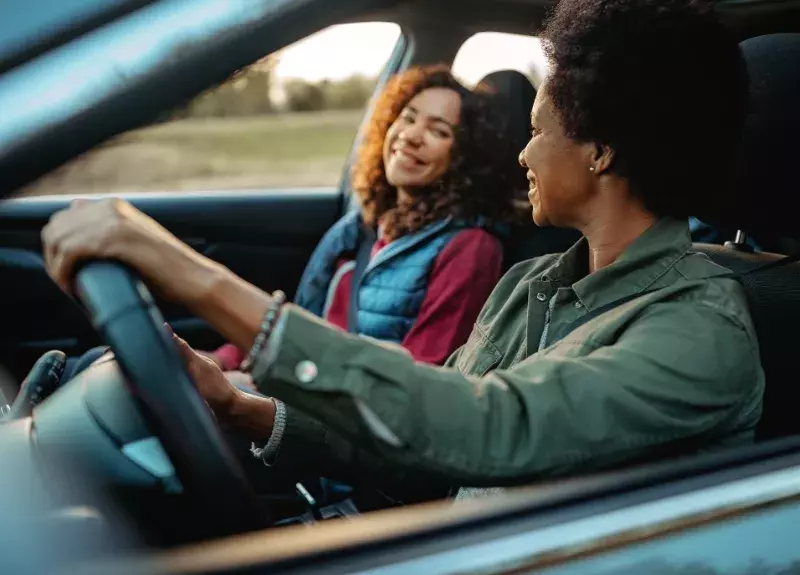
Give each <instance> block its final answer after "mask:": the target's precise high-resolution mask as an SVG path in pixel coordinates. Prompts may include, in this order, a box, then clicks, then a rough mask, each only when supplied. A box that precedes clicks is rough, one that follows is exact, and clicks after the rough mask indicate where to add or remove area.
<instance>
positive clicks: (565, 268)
mask: <svg viewBox="0 0 800 575" xmlns="http://www.w3.org/2000/svg"><path fill="white" fill-rule="evenodd" d="M691 246H692V240H691V236H690V235H689V225H688V223H687V222H686V221H685V220H675V219H671V218H662V219H660V220H658V221H657V222H656V223H654V224H653V225H652V226H650V228H648V229H647V230H646V231H645V232H644V233H643V234H642V235H640V236H639V237H638V238H636V240H635V241H634V242H633V243H632V244H631V245H630V246H629V247H628V248H627V249H626V250H625V251H624V252H623V253H622V254H621V255H620V257H619V258H617V260H616V261H615V262H614V263H612V264H611V265H609V266H606V267H604V268H603V269H601V270H598V271H596V272H595V273H593V274H589V273H588V270H589V246H588V243H587V241H586V238H581V239H580V240H579V241H578V242H577V243H576V244H575V245H574V246H572V247H571V248H570V249H569V250H567V251H566V252H564V254H562V255H561V257H559V258H558V260H557V261H556V263H555V264H554V265H553V266H551V267H550V268H549V269H548V270H547V271H545V273H544V277H545V278H547V279H549V280H551V281H555V282H557V283H558V284H559V285H562V286H567V285H571V286H572V289H573V290H574V291H575V294H576V295H577V296H578V298H579V299H580V301H581V303H583V305H584V306H585V308H586V309H587V310H588V311H592V310H593V309H596V308H598V307H601V306H603V305H605V304H607V303H610V302H612V301H614V300H617V299H620V298H624V297H627V296H630V295H633V294H636V293H640V292H644V291H646V290H648V289H653V288H657V287H659V285H658V284H659V280H661V279H662V278H663V277H664V275H665V274H666V273H667V272H668V271H669V270H670V269H672V268H673V267H674V266H675V264H676V263H677V262H678V261H679V260H680V259H681V258H683V257H684V256H685V255H686V253H687V252H688V251H689V249H690V248H691Z"/></svg>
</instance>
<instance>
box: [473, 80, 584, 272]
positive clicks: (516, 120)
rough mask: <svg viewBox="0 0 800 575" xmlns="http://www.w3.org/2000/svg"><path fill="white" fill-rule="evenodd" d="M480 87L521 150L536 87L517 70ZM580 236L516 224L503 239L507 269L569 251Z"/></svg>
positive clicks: (524, 141)
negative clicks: (492, 97) (488, 94)
mask: <svg viewBox="0 0 800 575" xmlns="http://www.w3.org/2000/svg"><path fill="white" fill-rule="evenodd" d="M478 87H480V88H485V89H488V90H490V91H491V92H493V93H494V95H495V101H496V104H497V107H498V109H500V110H501V112H502V114H503V115H504V116H505V117H506V118H507V121H508V126H507V130H508V138H509V139H510V141H511V144H512V145H513V147H512V149H514V150H517V151H519V152H521V151H522V149H523V148H524V147H525V146H526V145H527V144H528V140H529V139H530V124H531V108H532V107H533V100H534V99H535V98H536V88H534V87H533V84H531V82H530V80H528V78H527V77H526V76H525V75H524V74H522V73H521V72H517V71H516V70H499V71H497V72H492V73H491V74H488V75H487V76H485V77H484V78H483V80H481V81H480V82H479V83H478ZM521 170H522V168H520V171H521ZM579 238H580V234H579V233H578V232H577V231H575V230H565V229H559V228H553V227H548V228H540V227H538V226H537V225H536V224H534V223H533V220H531V222H530V224H526V225H523V226H515V227H514V228H512V230H511V233H510V234H509V237H508V238H506V239H505V240H504V242H503V244H504V245H503V248H504V250H503V251H504V254H505V257H504V267H505V269H508V268H510V267H511V266H513V265H514V264H516V263H519V262H521V261H524V260H528V259H531V258H535V257H539V256H543V255H546V254H552V253H560V252H563V251H566V250H567V249H569V247H570V246H572V244H574V243H575V242H576V241H578V239H579Z"/></svg>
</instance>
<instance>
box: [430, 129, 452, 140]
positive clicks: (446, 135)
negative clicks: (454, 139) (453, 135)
mask: <svg viewBox="0 0 800 575" xmlns="http://www.w3.org/2000/svg"><path fill="white" fill-rule="evenodd" d="M433 133H434V134H436V136H437V137H439V138H449V137H450V132H448V131H447V130H444V129H442V128H434V129H433Z"/></svg>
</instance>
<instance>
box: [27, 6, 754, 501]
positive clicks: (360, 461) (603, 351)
mask: <svg viewBox="0 0 800 575" xmlns="http://www.w3.org/2000/svg"><path fill="white" fill-rule="evenodd" d="M542 38H543V42H544V45H545V46H546V54H547V56H548V58H549V60H550V63H551V72H550V75H549V76H548V78H547V79H546V80H545V83H544V85H543V87H542V88H541V89H540V90H539V92H538V94H537V96H536V101H535V103H534V105H533V109H532V111H531V139H530V142H529V143H528V144H527V146H526V147H525V149H524V150H523V151H522V152H521V153H520V156H519V162H520V164H521V166H522V167H523V169H524V170H525V172H526V174H527V178H528V180H529V183H530V191H529V200H530V204H531V208H532V216H533V219H534V221H535V222H536V223H537V224H538V225H540V226H561V227H571V228H577V229H578V230H580V231H581V232H582V233H583V236H584V237H583V238H582V239H581V240H580V241H579V242H578V243H577V244H575V245H574V246H573V247H572V248H570V249H569V250H567V251H566V252H565V253H563V254H556V255H549V256H544V257H540V258H536V259H533V260H530V261H527V262H523V263H520V264H518V265H516V266H515V267H514V268H512V269H511V271H509V272H508V273H507V274H506V275H505V276H504V278H503V279H502V280H501V281H500V283H499V284H498V286H497V287H496V288H495V290H494V291H493V293H492V295H491V296H490V298H489V300H488V301H487V303H486V305H485V306H484V307H483V309H482V311H481V312H480V314H479V316H478V319H477V321H476V324H475V326H474V329H473V331H472V333H471V334H470V337H469V340H468V342H467V343H466V345H465V346H463V347H462V348H461V349H460V350H459V351H457V352H456V353H455V354H454V355H453V356H452V357H451V358H450V359H449V360H448V362H447V363H446V367H445V368H440V367H436V366H430V365H424V364H422V363H419V362H415V361H414V360H413V358H411V357H409V356H408V354H406V353H404V352H403V351H402V350H399V349H398V348H397V347H396V346H387V345H385V344H379V343H376V342H374V341H371V340H369V339H367V338H361V337H354V336H348V335H344V334H342V333H341V332H340V331H338V330H335V329H332V328H331V327H330V326H328V325H326V324H325V323H324V322H320V321H319V320H318V319H317V318H314V317H313V316H311V315H310V314H308V313H307V312H305V311H304V310H302V309H299V308H298V307H297V306H293V305H291V304H284V303H283V302H282V299H281V298H280V297H279V296H278V297H274V296H270V295H268V294H264V293H262V292H260V291H259V290H257V289H255V288H253V287H252V286H250V285H248V284H247V283H246V282H244V281H242V280H241V279H239V278H236V277H235V276H234V275H233V274H231V273H230V272H229V271H227V270H224V269H220V267H219V266H218V265H216V264H214V263H213V262H211V261H209V260H207V259H205V258H203V257H202V256H201V255H199V254H196V253H194V252H192V251H191V250H190V249H189V248H187V247H186V246H184V245H183V244H181V243H180V241H179V240H177V239H176V238H174V236H172V235H171V234H169V233H168V232H167V231H166V230H163V229H162V228H158V227H157V224H155V223H154V222H152V221H151V220H150V219H149V218H147V216H145V215H143V214H141V213H140V212H138V211H136V210H135V209H134V208H133V207H132V206H130V205H129V204H125V203H122V202H106V203H98V204H92V205H88V206H77V207H73V208H70V209H69V210H67V211H65V212H63V213H61V214H59V215H57V216H55V218H54V219H53V221H52V222H51V223H50V224H49V225H48V227H47V228H46V229H45V230H44V232H43V238H44V244H45V246H46V261H47V265H48V269H49V270H50V273H51V274H52V276H53V277H54V278H55V279H56V281H57V282H58V283H60V285H62V286H63V287H64V288H65V289H68V288H69V286H70V283H71V280H72V277H73V270H74V268H75V264H76V262H77V261H79V260H80V259H81V258H85V257H91V256H94V257H97V256H105V257H109V256H111V257H114V258H116V259H120V260H123V261H125V262H127V263H129V264H130V265H132V266H133V267H135V268H137V269H138V270H139V271H140V272H141V273H142V275H143V276H144V277H145V278H147V280H148V281H149V282H150V283H151V284H153V285H154V286H156V287H158V288H159V290H160V291H162V292H163V293H166V294H167V295H169V296H170V297H172V298H173V299H176V300H178V301H181V302H184V303H186V304H187V305H189V307H190V308H191V309H193V310H195V311H196V313H197V314H198V315H200V316H202V317H204V318H206V319H207V320H208V321H209V322H210V323H211V324H212V325H214V326H215V327H217V329H219V330H220V331H221V332H222V333H225V334H226V335H227V336H228V337H230V338H231V341H234V342H236V343H237V344H238V345H239V346H241V347H242V348H246V347H248V346H250V347H251V351H250V355H249V357H251V358H253V360H254V362H255V367H254V369H253V374H254V378H255V380H256V382H257V383H258V386H259V389H260V390H261V392H262V393H264V394H266V395H269V396H272V397H273V399H266V398H258V397H257V398H252V397H245V396H244V395H243V394H241V393H239V392H238V391H237V390H235V389H232V388H231V386H230V385H229V384H228V383H227V381H226V380H225V378H224V376H223V375H222V373H221V372H220V371H219V370H218V369H216V368H215V367H214V366H213V365H210V364H208V363H206V362H204V361H203V360H202V358H199V357H198V356H197V355H196V354H195V352H193V351H192V350H191V349H190V348H189V347H188V346H187V345H186V344H185V342H182V341H180V340H178V345H179V347H180V349H181V350H182V352H183V355H184V357H185V359H186V361H187V365H188V366H189V369H190V371H191V372H192V374H193V376H194V378H195V381H196V382H197V385H198V387H199V390H200V393H201V394H202V395H203V396H204V397H205V398H206V400H207V402H208V403H209V404H210V405H211V406H212V407H213V408H214V409H215V412H216V413H217V416H218V417H219V418H220V419H221V420H223V421H227V422H228V423H229V424H231V425H232V426H234V427H237V428H240V429H242V430H246V431H247V433H249V435H250V437H251V438H252V440H253V441H254V442H256V443H257V444H258V445H259V446H260V447H261V448H260V449H257V450H256V452H255V453H256V454H257V455H258V456H259V457H262V458H263V459H264V461H265V462H267V463H269V464H270V465H273V466H274V468H275V469H283V470H285V471H287V472H302V473H310V472H313V471H316V472H318V473H319V474H321V475H325V476H327V477H335V478H340V479H345V478H348V477H349V478H353V477H355V478H359V477H361V478H362V479H363V477H364V476H366V475H370V474H372V476H373V480H374V481H375V482H376V483H380V484H381V485H382V486H395V487H399V488H402V487H404V486H408V485H410V484H411V483H413V482H416V483H420V482H422V483H426V484H428V483H434V482H437V481H438V482H444V483H447V484H449V485H454V486H476V487H468V488H463V489H462V490H461V491H460V494H461V496H462V497H466V496H473V495H477V494H481V493H490V492H492V491H491V490H487V489H481V488H484V487H492V486H505V485H512V484H520V483H525V482H529V481H532V480H534V479H537V478H543V477H554V476H559V475H565V474H575V473H585V472H588V471H592V470H597V469H603V468H609V467H612V466H618V465H620V464H623V463H630V462H633V461H642V460H645V459H649V458H655V457H659V456H661V457H663V456H665V455H667V454H670V455H674V454H680V453H691V452H695V451H698V450H707V449H710V448H721V447H723V446H730V445H737V444H742V443H746V442H750V441H752V440H753V437H754V430H755V428H756V424H757V422H758V420H759V417H760V413H761V407H762V394H763V390H764V373H763V370H762V368H761V363H760V359H759V348H758V342H757V339H756V334H755V330H754V328H753V323H752V321H751V318H750V314H749V312H748V308H747V305H746V302H745V297H744V293H743V290H742V288H741V286H740V285H739V284H738V283H737V282H736V281H735V280H733V279H731V278H730V277H727V273H728V270H726V269H724V268H722V267H720V266H718V265H716V264H714V263H712V262H711V261H710V260H709V259H708V258H707V257H706V256H705V255H702V254H698V253H696V252H693V251H692V249H691V239H690V237H689V229H688V217H689V215H696V216H698V217H700V218H705V217H706V215H708V214H709V213H710V212H711V210H712V208H713V207H714V206H715V204H716V203H717V202H719V201H720V200H721V198H723V197H724V196H725V194H726V193H727V192H728V190H730V186H732V184H733V177H732V174H734V173H735V170H734V167H735V164H736V160H737V151H738V147H739V143H740V137H741V133H742V128H743V123H744V118H745V113H746V110H747V102H748V91H747V88H748V81H747V72H746V66H745V62H744V58H743V56H742V52H741V50H740V49H739V46H738V44H737V42H736V39H735V38H734V37H733V36H732V35H731V34H730V33H729V32H728V31H727V30H726V29H725V28H724V27H723V26H722V24H721V23H720V22H719V21H718V20H717V18H716V16H715V14H714V12H713V6H712V4H711V3H706V2H701V1H698V0H561V2H560V3H559V4H558V7H557V8H556V10H555V12H554V13H553V15H552V17H551V18H550V20H549V22H548V23H547V25H546V27H545V29H544V31H543V34H542ZM389 150H392V151H394V147H393V146H392V145H390V146H389ZM404 165H407V166H409V167H413V166H416V164H415V163H414V162H413V161H411V160H405V159H404ZM373 205H376V204H373ZM400 221H404V222H405V221H408V220H406V219H405V218H397V219H395V218H394V217H392V218H387V222H392V225H395V226H396V225H398V223H399V222H400ZM400 225H404V224H400ZM391 229H393V230H396V229H397V228H396V227H394V228H391ZM154 230H156V231H157V233H156V231H154ZM98 246H101V247H98ZM465 263H466V262H465ZM488 264H489V262H481V265H488ZM186 278H192V279H191V280H190V281H187V279H186ZM264 317H266V318H267V319H266V321H262V318H264ZM262 442H263V443H262ZM384 488H386V487H384Z"/></svg>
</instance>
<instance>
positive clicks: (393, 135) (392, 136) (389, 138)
mask: <svg viewBox="0 0 800 575" xmlns="http://www.w3.org/2000/svg"><path fill="white" fill-rule="evenodd" d="M396 139H397V128H396V124H392V125H391V126H390V127H389V130H388V131H387V132H386V137H385V138H384V139H383V161H384V163H386V162H387V161H388V160H389V153H390V150H391V149H392V144H393V143H394V141H395V140H396Z"/></svg>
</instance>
